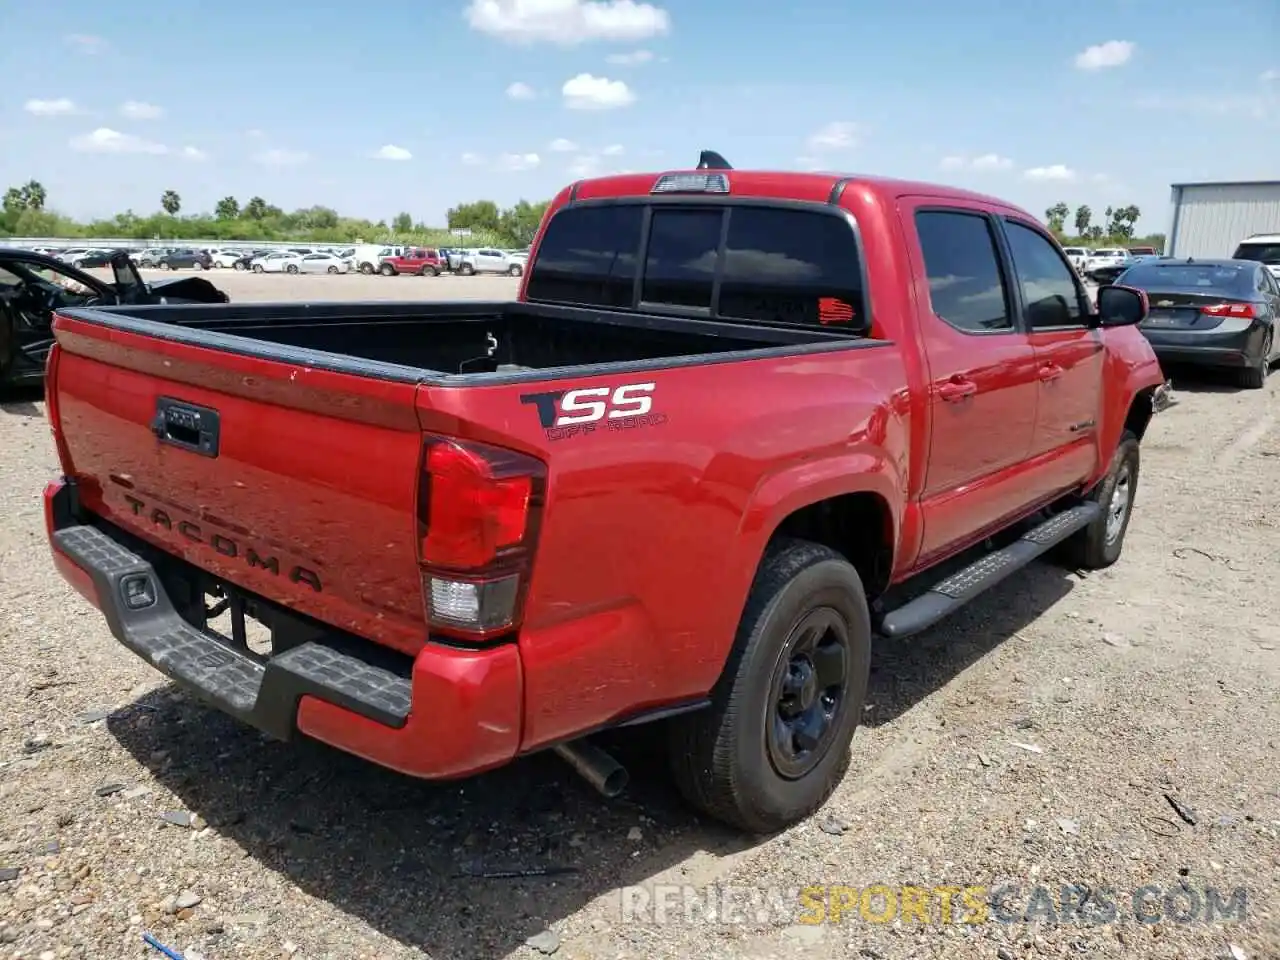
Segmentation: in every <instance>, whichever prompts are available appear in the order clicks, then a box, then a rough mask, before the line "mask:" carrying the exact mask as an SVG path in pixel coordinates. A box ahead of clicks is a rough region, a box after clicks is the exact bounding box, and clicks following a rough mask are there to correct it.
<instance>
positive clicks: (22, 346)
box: [0, 247, 227, 390]
mask: <svg viewBox="0 0 1280 960" xmlns="http://www.w3.org/2000/svg"><path fill="white" fill-rule="evenodd" d="M109 265H110V266H111V268H112V271H113V273H114V278H113V280H111V281H107V280H103V279H100V278H98V277H95V276H94V275H93V274H90V273H85V272H83V271H81V270H78V269H77V268H75V267H73V266H71V264H69V263H66V262H64V261H62V260H59V259H58V258H57V257H54V256H51V255H49V254H41V253H35V252H34V251H30V250H14V249H10V248H3V247H0V390H3V389H5V388H8V387H15V386H19V385H23V384H36V383H39V382H40V380H41V379H42V378H43V377H44V372H45V363H46V361H47V359H48V356H49V349H50V347H51V346H52V345H53V326H52V325H53V314H54V313H55V312H56V311H58V310H63V309H65V308H67V307H87V306H116V305H119V304H159V303H172V304H180V303H226V302H227V295H226V294H225V293H224V292H223V291H221V290H219V289H218V288H217V287H215V286H214V285H213V284H211V283H210V282H209V281H208V280H206V279H204V278H203V277H190V276H189V277H182V278H177V279H173V280H161V281H157V282H155V283H144V282H143V280H142V278H141V277H140V276H139V275H138V271H137V267H136V266H135V265H134V263H133V260H132V258H130V257H129V256H128V254H127V253H126V252H125V251H123V250H119V251H116V253H114V254H113V255H112V256H111V258H110V261H109Z"/></svg>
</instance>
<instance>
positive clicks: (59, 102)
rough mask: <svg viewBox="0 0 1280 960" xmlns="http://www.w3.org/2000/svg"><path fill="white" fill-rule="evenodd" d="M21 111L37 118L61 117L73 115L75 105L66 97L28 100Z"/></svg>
mask: <svg viewBox="0 0 1280 960" xmlns="http://www.w3.org/2000/svg"><path fill="white" fill-rule="evenodd" d="M22 109H23V110H25V111H27V113H34V114H35V115H36V116H37V117H63V116H66V115H67V114H69V113H75V112H76V105H75V104H74V103H72V102H71V101H70V100H68V99H67V98H66V97H59V98H58V99H56V100H28V101H27V102H26V103H24V104H23V105H22Z"/></svg>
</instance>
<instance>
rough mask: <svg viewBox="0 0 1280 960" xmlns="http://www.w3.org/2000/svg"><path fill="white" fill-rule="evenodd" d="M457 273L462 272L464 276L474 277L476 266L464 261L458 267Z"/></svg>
mask: <svg viewBox="0 0 1280 960" xmlns="http://www.w3.org/2000/svg"><path fill="white" fill-rule="evenodd" d="M458 273H460V274H462V275H463V276H464V277H474V276H475V275H476V268H475V267H473V266H472V265H471V264H469V263H464V264H463V265H462V266H460V267H458Z"/></svg>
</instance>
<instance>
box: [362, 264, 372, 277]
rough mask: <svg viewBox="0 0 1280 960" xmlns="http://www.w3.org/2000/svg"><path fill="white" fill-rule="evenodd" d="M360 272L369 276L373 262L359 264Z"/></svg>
mask: <svg viewBox="0 0 1280 960" xmlns="http://www.w3.org/2000/svg"><path fill="white" fill-rule="evenodd" d="M360 272H361V273H363V274H364V275H365V276H366V277H367V276H369V275H370V274H372V273H373V264H372V263H362V264H360Z"/></svg>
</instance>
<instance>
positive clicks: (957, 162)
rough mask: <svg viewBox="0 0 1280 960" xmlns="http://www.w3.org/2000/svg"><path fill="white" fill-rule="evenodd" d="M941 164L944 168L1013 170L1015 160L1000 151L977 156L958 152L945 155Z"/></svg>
mask: <svg viewBox="0 0 1280 960" xmlns="http://www.w3.org/2000/svg"><path fill="white" fill-rule="evenodd" d="M940 166H941V167H942V169H943V170H1011V169H1013V161H1012V160H1010V159H1009V158H1008V157H1002V156H1000V154H998V153H983V154H980V155H978V156H976V157H966V156H961V155H958V154H956V155H952V156H950V157H943V158H942V163H941V164H940Z"/></svg>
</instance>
